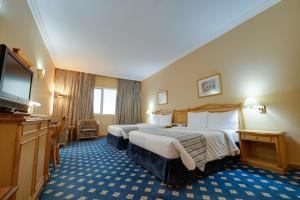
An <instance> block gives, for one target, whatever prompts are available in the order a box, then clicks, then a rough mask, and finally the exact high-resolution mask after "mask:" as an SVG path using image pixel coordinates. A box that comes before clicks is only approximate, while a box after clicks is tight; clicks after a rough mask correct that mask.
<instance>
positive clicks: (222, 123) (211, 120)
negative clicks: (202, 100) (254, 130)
mask: <svg viewBox="0 0 300 200" xmlns="http://www.w3.org/2000/svg"><path fill="white" fill-rule="evenodd" d="M238 127H239V117H238V111H229V112H222V113H208V119H207V128H212V129H233V130H237V129H238Z"/></svg>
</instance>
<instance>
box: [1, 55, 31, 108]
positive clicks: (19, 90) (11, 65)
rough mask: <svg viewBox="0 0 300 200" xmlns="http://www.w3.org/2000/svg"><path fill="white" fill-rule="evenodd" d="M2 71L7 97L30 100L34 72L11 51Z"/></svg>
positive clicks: (4, 91)
mask: <svg viewBox="0 0 300 200" xmlns="http://www.w3.org/2000/svg"><path fill="white" fill-rule="evenodd" d="M3 68H4V70H3V72H2V88H1V90H2V93H3V94H4V96H5V97H6V98H10V99H13V100H17V101H21V102H24V103H26V102H28V101H29V99H30V89H31V78H32V74H31V73H30V72H29V71H28V69H27V68H26V67H24V66H23V65H22V64H21V63H20V62H19V61H18V60H16V59H15V58H14V57H13V56H12V55H11V54H10V52H9V53H8V54H7V55H6V58H5V60H4V63H3Z"/></svg>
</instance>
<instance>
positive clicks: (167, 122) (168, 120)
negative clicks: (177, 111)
mask: <svg viewBox="0 0 300 200" xmlns="http://www.w3.org/2000/svg"><path fill="white" fill-rule="evenodd" d="M159 124H160V125H161V126H171V125H172V114H168V115H160V123H159Z"/></svg>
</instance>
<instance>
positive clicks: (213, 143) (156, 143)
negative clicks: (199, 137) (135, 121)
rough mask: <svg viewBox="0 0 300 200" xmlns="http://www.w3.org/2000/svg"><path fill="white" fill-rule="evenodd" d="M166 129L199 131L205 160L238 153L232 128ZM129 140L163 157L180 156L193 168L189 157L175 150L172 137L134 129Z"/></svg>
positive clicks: (188, 166) (174, 142) (234, 132)
mask: <svg viewBox="0 0 300 200" xmlns="http://www.w3.org/2000/svg"><path fill="white" fill-rule="evenodd" d="M166 130H167V131H170V134H171V132H172V130H176V131H181V132H183V133H185V132H189V131H190V132H195V131H199V132H201V133H202V134H203V135H204V136H205V137H206V145H207V162H210V161H213V160H217V159H222V158H224V157H226V156H233V155H236V154H239V149H238V147H237V146H236V145H235V140H236V138H237V136H235V135H234V134H236V131H234V130H209V129H203V130H194V129H189V128H186V127H174V128H170V129H166ZM129 142H130V143H132V144H135V145H137V146H140V147H142V148H144V149H146V150H148V151H151V152H153V153H156V154H158V155H160V156H163V157H165V158H169V159H176V158H180V157H181V159H182V161H183V163H184V164H185V165H186V167H187V168H188V169H193V168H194V164H193V163H191V162H190V159H186V158H185V157H183V156H182V154H181V152H178V151H177V150H176V148H175V145H176V144H178V141H177V140H176V139H175V138H173V137H166V136H159V135H152V134H148V133H144V132H143V131H142V130H136V131H132V132H130V135H129Z"/></svg>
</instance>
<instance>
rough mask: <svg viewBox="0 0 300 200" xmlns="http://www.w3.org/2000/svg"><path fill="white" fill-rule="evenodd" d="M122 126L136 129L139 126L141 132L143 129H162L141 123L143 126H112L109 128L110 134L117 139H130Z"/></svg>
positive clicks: (158, 126) (154, 125)
mask: <svg viewBox="0 0 300 200" xmlns="http://www.w3.org/2000/svg"><path fill="white" fill-rule="evenodd" d="M122 126H127V127H135V126H137V127H138V128H139V130H142V129H147V128H162V127H161V126H160V125H156V124H147V123H141V124H136V125H121V126H120V125H110V126H108V132H109V133H110V134H112V135H114V136H117V137H123V138H124V139H128V136H127V135H128V134H126V133H125V132H124V130H123V129H122Z"/></svg>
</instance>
